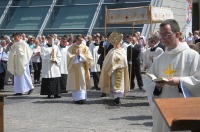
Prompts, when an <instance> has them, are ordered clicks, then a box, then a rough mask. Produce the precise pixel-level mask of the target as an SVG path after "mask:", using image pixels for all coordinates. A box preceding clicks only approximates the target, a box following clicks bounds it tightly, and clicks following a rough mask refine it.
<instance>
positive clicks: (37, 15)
mask: <svg viewBox="0 0 200 132" xmlns="http://www.w3.org/2000/svg"><path fill="white" fill-rule="evenodd" d="M48 9H49V8H48V7H45V8H44V7H41V8H10V14H12V16H10V21H9V22H8V24H7V27H6V29H22V30H23V29H28V30H30V29H33V30H34V29H40V27H41V25H42V23H43V21H44V18H45V16H46V14H47V11H48Z"/></svg>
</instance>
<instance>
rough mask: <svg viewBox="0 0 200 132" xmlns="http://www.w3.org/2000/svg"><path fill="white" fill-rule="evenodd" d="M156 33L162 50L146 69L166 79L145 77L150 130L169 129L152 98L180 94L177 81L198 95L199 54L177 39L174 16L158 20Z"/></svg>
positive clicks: (179, 96)
mask: <svg viewBox="0 0 200 132" xmlns="http://www.w3.org/2000/svg"><path fill="white" fill-rule="evenodd" d="M160 37H161V41H162V43H163V44H164V45H165V47H166V50H165V52H164V53H163V54H161V55H160V56H159V57H157V58H156V59H155V60H154V62H153V64H152V66H151V68H150V70H149V71H148V73H150V74H154V75H155V76H156V77H165V78H168V81H166V82H161V83H155V82H152V80H151V79H149V78H148V77H146V78H145V79H144V88H145V89H146V91H147V95H148V99H149V103H150V106H151V110H152V116H153V130H152V131H153V132H170V130H169V127H168V126H167V124H166V122H165V120H164V119H163V117H162V115H161V114H160V112H159V110H158V108H157V107H156V105H155V103H154V98H155V97H156V98H183V94H182V92H183V91H182V88H181V87H180V86H181V85H184V86H186V88H187V90H188V91H189V92H190V93H191V95H192V96H194V97H195V96H200V87H199V86H200V57H199V54H198V53H197V52H196V51H194V50H192V49H190V48H189V46H188V45H187V43H181V42H179V37H180V27H179V25H178V23H177V22H176V20H174V19H168V20H165V21H164V22H163V23H161V24H160Z"/></svg>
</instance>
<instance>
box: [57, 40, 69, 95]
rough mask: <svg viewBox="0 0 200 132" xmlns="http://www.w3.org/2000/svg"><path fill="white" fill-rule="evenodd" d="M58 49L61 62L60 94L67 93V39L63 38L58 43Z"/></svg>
mask: <svg viewBox="0 0 200 132" xmlns="http://www.w3.org/2000/svg"><path fill="white" fill-rule="evenodd" d="M58 48H59V50H60V53H61V56H62V57H61V61H60V72H61V77H60V91H61V93H67V91H66V85H67V74H68V71H67V50H68V48H69V46H67V38H66V37H63V38H62V41H61V42H60V45H58Z"/></svg>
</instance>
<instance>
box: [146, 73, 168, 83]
mask: <svg viewBox="0 0 200 132" xmlns="http://www.w3.org/2000/svg"><path fill="white" fill-rule="evenodd" d="M146 75H147V76H148V77H149V78H150V79H151V80H152V81H154V82H158V83H159V82H167V81H168V79H167V78H164V77H158V78H157V77H156V76H155V75H153V74H149V73H146Z"/></svg>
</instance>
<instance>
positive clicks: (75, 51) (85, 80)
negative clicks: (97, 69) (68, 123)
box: [67, 34, 93, 104]
mask: <svg viewBox="0 0 200 132" xmlns="http://www.w3.org/2000/svg"><path fill="white" fill-rule="evenodd" d="M75 41H76V42H75V43H74V44H72V45H71V46H70V47H69V48H68V52H67V69H68V78H67V90H72V97H73V100H74V101H75V103H77V104H84V103H85V101H86V98H87V91H86V89H87V88H90V72H89V68H91V67H92V66H93V58H92V55H91V53H90V50H89V48H88V47H87V46H86V45H85V44H83V43H82V41H83V37H82V35H80V34H79V35H77V36H76V38H75Z"/></svg>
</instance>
